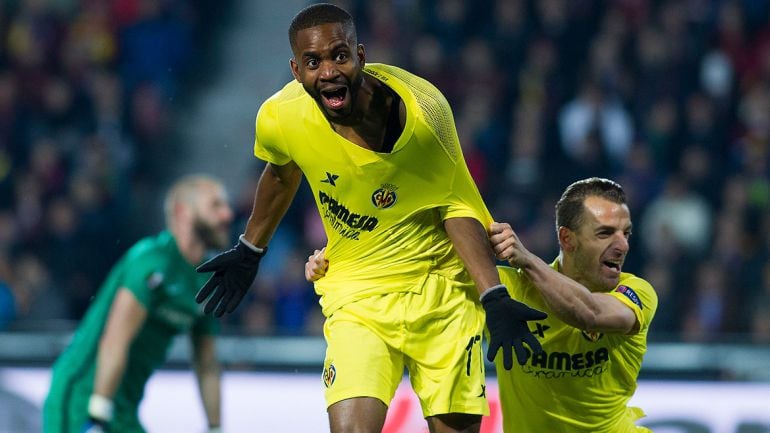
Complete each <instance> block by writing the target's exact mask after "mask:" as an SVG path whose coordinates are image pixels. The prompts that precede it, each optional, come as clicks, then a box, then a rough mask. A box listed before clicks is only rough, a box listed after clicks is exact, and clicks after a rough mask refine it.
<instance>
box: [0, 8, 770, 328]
mask: <svg viewBox="0 0 770 433" xmlns="http://www.w3.org/2000/svg"><path fill="white" fill-rule="evenodd" d="M212 1H213V0H212ZM335 3H337V4H340V5H341V6H343V7H345V8H346V9H348V10H349V11H351V12H352V13H353V15H354V17H355V19H356V22H357V25H358V30H359V41H360V42H362V43H364V44H365V46H366V51H367V59H368V61H369V62H383V63H390V64H394V65H398V66H401V67H404V68H405V69H408V70H410V71H412V72H415V73H417V74H418V75H420V76H422V77H424V78H426V79H428V80H430V81H431V82H433V83H434V84H435V85H436V86H437V87H439V88H440V89H441V90H442V91H443V92H444V94H445V95H446V96H447V98H448V99H449V101H450V104H451V105H452V107H453V110H454V114H455V119H456V123H457V128H458V132H459V134H460V141H461V143H462V146H463V149H464V153H465V158H466V160H467V162H468V165H469V167H470V170H471V172H472V174H473V176H474V178H475V179H476V181H477V183H478V185H479V188H480V190H481V192H482V194H483V195H484V197H485V199H486V201H487V203H488V205H489V207H490V210H491V211H492V213H493V215H494V217H495V218H496V219H497V220H498V221H506V222H509V223H511V225H512V226H513V227H514V229H515V230H516V231H517V232H518V233H519V235H520V236H521V238H522V241H523V242H524V243H525V245H527V246H528V247H529V248H530V249H531V250H532V251H534V252H536V253H537V254H539V255H540V256H541V257H543V258H544V259H546V260H551V259H552V258H555V256H556V254H557V252H558V246H557V244H556V234H555V227H554V226H553V219H554V217H553V213H554V211H553V206H554V204H555V203H556V200H557V199H558V195H559V194H560V192H561V191H562V190H563V189H564V187H565V186H566V185H568V184H569V183H570V182H572V181H574V180H576V179H579V178H583V177H587V176H605V177H610V178H613V179H615V180H617V181H619V182H620V183H621V184H622V185H623V186H624V187H625V189H626V192H627V194H628V196H629V200H630V207H631V212H632V218H633V220H634V233H633V235H632V238H631V252H630V254H629V256H628V258H627V261H626V265H625V270H626V271H629V272H633V273H635V274H638V275H641V276H643V277H645V278H646V279H648V280H649V281H650V282H651V283H652V284H653V286H654V287H655V288H656V290H657V292H658V296H659V298H660V306H659V308H658V313H657V315H656V318H655V320H654V321H653V330H652V332H651V333H650V338H651V339H652V340H653V341H654V340H656V339H658V340H667V339H678V340H684V341H716V340H725V339H731V340H736V339H741V340H743V341H756V342H770V314H768V312H770V260H769V259H770V0H659V1H654V0H606V1H601V0H476V1H473V2H469V1H464V0H419V1H418V0H389V1H377V2H372V1H364V0H348V1H336V2H335ZM0 4H1V5H2V6H0V38H1V39H0V42H1V43H0V203H2V206H0V281H2V282H3V283H5V284H0V328H2V326H3V322H2V317H4V313H3V310H4V309H8V307H7V306H6V305H8V304H9V302H7V301H5V299H7V298H12V297H10V296H6V295H5V294H4V293H11V294H14V295H15V298H16V303H17V307H16V309H17V316H23V317H24V318H25V319H31V318H33V319H44V318H51V317H54V318H67V319H77V318H78V317H79V315H80V314H82V311H83V309H84V308H85V307H86V306H87V302H88V298H89V297H90V296H91V295H92V294H93V290H95V288H96V285H98V283H99V282H100V280H101V277H103V275H104V272H105V271H106V269H107V268H108V267H109V266H110V265H111V264H112V263H113V262H114V260H115V258H116V257H117V255H119V254H120V253H121V252H122V251H123V250H124V249H125V248H126V247H127V246H128V245H130V243H131V241H132V240H134V239H135V238H136V237H137V236H140V235H143V234H146V233H141V230H140V229H141V225H140V224H138V223H137V221H138V220H137V218H141V217H138V215H140V213H138V211H137V209H142V207H141V205H142V203H141V201H142V191H143V190H144V188H146V186H147V185H149V184H152V182H153V181H154V180H155V179H154V177H153V176H157V172H158V170H159V166H161V165H162V162H154V161H157V160H158V158H155V156H157V153H155V151H154V150H153V148H154V145H156V144H157V143H158V142H159V140H160V139H161V138H162V137H164V135H165V134H166V133H167V132H168V131H167V130H168V129H169V128H173V125H169V122H168V111H169V110H171V109H172V108H173V98H174V96H175V94H176V93H177V92H178V90H179V83H180V77H181V75H180V74H181V70H182V69H184V66H185V65H187V64H188V63H189V62H190V54H191V51H192V50H193V49H194V48H193V47H194V46H195V41H196V40H197V38H200V37H201V35H202V34H205V32H202V31H201V29H200V26H199V25H198V20H197V18H198V16H199V15H200V12H201V11H202V10H205V9H206V8H207V7H208V6H207V5H206V3H205V2H202V1H193V0H187V1H182V0H165V1H162V0H111V1H108V0H79V1H78V0H69V1H67V0H58V1H45V0H18V1H15V2H13V1H12V2H3V3H0ZM284 39H285V35H283V34H282V35H279V40H281V41H284ZM282 43H284V42H282ZM288 79H289V76H288V75H287V80H288ZM276 90H277V89H276ZM260 102H261V101H254V104H255V107H256V106H257V105H258V104H259V103H260ZM257 164H258V163H257V162H255V167H257ZM257 168H258V167H257ZM258 171H259V170H258V169H255V170H254V172H255V173H258ZM255 182H256V178H252V179H244V182H243V189H242V191H239V192H236V193H235V194H234V205H235V206H236V209H237V211H238V213H239V215H240V220H238V221H236V223H235V225H234V230H236V231H237V230H240V229H242V227H243V226H244V224H245V220H244V218H246V217H247V216H248V215H249V212H250V210H251V200H252V199H253V195H252V194H253V191H254V185H255ZM115 233H120V234H121V235H120V236H116V235H115ZM324 242H325V238H324V235H323V232H322V229H321V227H320V223H319V219H318V215H317V212H316V211H315V208H314V204H313V201H312V197H311V195H310V193H309V191H308V190H307V188H306V186H303V188H302V190H301V191H300V197H298V199H297V200H295V203H294V204H293V205H292V208H291V209H290V212H289V213H288V215H287V217H286V218H285V219H284V222H283V224H282V225H281V227H280V228H279V231H278V233H277V234H276V236H275V237H274V239H273V240H272V242H271V245H270V253H269V254H268V255H267V256H266V257H265V260H264V264H263V266H262V267H261V269H260V274H259V275H258V277H257V281H256V283H255V287H254V290H252V291H251V293H250V294H249V295H248V298H247V301H246V302H245V305H242V306H241V307H239V309H238V310H236V312H235V314H233V315H232V316H230V317H228V318H227V319H226V321H225V323H226V325H227V326H228V327H229V329H232V330H234V331H235V332H243V333H248V334H265V335H273V334H308V333H309V334H316V333H318V332H320V323H321V319H320V309H319V307H318V305H317V298H316V296H315V295H314V293H313V291H312V286H311V285H309V284H308V283H306V282H305V281H304V279H303V275H302V264H303V263H304V261H305V258H306V257H307V256H308V254H310V253H312V250H313V249H314V248H320V247H321V246H323V244H324ZM94 251H96V252H97V253H94ZM41 299H42V300H41Z"/></svg>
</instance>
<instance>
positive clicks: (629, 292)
mask: <svg viewBox="0 0 770 433" xmlns="http://www.w3.org/2000/svg"><path fill="white" fill-rule="evenodd" d="M615 291H616V292H618V293H622V294H624V295H626V298H628V299H630V300H631V302H633V303H634V304H636V305H637V306H639V308H644V306H643V305H642V300H641V299H639V295H637V294H636V292H634V289H632V288H630V287H628V286H618V287H617V288H616V289H615Z"/></svg>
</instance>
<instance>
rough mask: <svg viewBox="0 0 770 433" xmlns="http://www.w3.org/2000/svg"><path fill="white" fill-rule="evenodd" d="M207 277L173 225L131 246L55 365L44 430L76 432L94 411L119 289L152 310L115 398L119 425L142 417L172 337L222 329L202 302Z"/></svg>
mask: <svg viewBox="0 0 770 433" xmlns="http://www.w3.org/2000/svg"><path fill="white" fill-rule="evenodd" d="M207 278H208V275H206V274H199V273H197V272H196V271H195V267H194V266H193V265H191V264H189V263H188V262H187V261H185V259H184V258H183V257H182V255H181V253H180V252H179V250H178V248H177V245H176V242H175V240H174V238H173V236H172V235H171V233H170V232H168V231H163V232H161V233H159V234H158V235H156V236H152V237H147V238H144V239H142V240H140V241H139V242H137V243H136V244H135V245H134V246H133V247H132V248H131V249H129V251H128V252H127V253H126V254H125V255H124V256H123V257H122V258H121V259H120V260H119V261H118V263H117V264H116V265H115V266H114V267H113V268H112V270H111V271H110V273H109V275H108V276H107V278H106V280H105V282H104V283H103V285H102V286H101V288H100V289H99V291H98V293H97V295H96V297H95V298H94V300H93V303H92V305H91V306H90V307H89V309H88V311H87V312H86V314H85V316H84V318H83V320H82V321H81V323H80V325H79V326H78V328H77V330H76V332H75V334H74V336H73V338H72V341H71V342H70V344H69V346H68V347H67V348H66V350H65V351H64V352H63V353H62V355H61V356H60V357H59V359H58V360H57V361H56V363H55V364H54V368H53V377H52V385H51V390H50V392H49V395H48V398H47V401H46V415H45V416H44V425H45V432H64V431H70V430H69V429H70V427H69V426H70V425H73V424H74V425H77V424H78V422H72V420H67V419H66V418H67V417H68V416H69V417H70V418H76V417H85V416H86V415H87V412H86V404H87V400H88V397H89V396H90V395H91V392H92V389H93V382H94V370H95V367H96V354H97V349H98V347H99V340H100V337H101V334H102V331H103V329H104V326H105V323H106V321H107V317H108V314H109V311H110V307H111V305H112V301H113V299H114V297H115V294H116V293H117V292H118V290H119V289H120V288H126V289H128V290H130V291H131V293H133V295H134V296H135V297H136V299H137V300H138V301H139V302H140V303H141V304H142V305H143V306H144V307H145V308H146V309H147V319H146V321H145V323H144V324H143V326H142V327H141V328H140V330H139V331H138V333H137V335H136V337H135V338H134V341H133V343H132V344H131V346H130V349H129V352H128V359H127V362H126V367H125V373H124V375H123V379H122V381H121V383H120V386H119V387H118V390H117V392H116V394H115V396H114V398H113V400H114V403H115V420H114V422H115V423H118V424H119V423H120V422H121V420H124V421H126V422H130V421H131V420H136V417H137V409H138V406H139V402H140V401H141V399H142V396H143V393H144V387H145V384H146V383H147V380H148V379H149V377H150V375H151V374H152V373H153V371H154V370H155V369H157V368H158V367H160V366H161V365H162V364H163V363H164V362H165V359H166V354H167V352H168V349H169V347H170V346H171V343H172V341H173V338H174V337H175V336H176V335H178V334H181V333H194V334H212V333H214V332H215V331H216V322H215V321H214V320H213V319H212V318H211V317H210V316H204V315H203V313H202V311H201V309H200V307H199V305H198V304H197V303H196V302H195V294H196V292H197V290H198V289H199V288H200V287H201V286H202V285H203V284H204V283H205V282H206V279H207ZM82 420H83V421H84V420H85V418H82ZM54 424H58V425H54Z"/></svg>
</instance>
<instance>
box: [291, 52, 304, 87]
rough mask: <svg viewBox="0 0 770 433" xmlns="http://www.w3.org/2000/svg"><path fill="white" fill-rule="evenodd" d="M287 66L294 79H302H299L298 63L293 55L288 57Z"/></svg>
mask: <svg viewBox="0 0 770 433" xmlns="http://www.w3.org/2000/svg"><path fill="white" fill-rule="evenodd" d="M289 68H291V75H294V79H295V80H297V81H299V82H302V80H300V79H299V65H298V64H297V61H296V60H294V57H292V58H290V59H289Z"/></svg>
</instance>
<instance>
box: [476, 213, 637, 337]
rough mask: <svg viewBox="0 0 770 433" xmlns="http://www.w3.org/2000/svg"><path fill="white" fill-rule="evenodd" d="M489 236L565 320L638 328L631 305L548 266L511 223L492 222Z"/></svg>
mask: <svg viewBox="0 0 770 433" xmlns="http://www.w3.org/2000/svg"><path fill="white" fill-rule="evenodd" d="M489 239H490V241H491V242H492V245H493V248H494V250H495V254H496V255H497V257H498V258H499V259H501V260H507V261H508V263H510V264H511V266H514V267H517V268H520V269H522V270H523V271H524V272H525V273H526V274H527V276H528V277H529V279H530V281H532V284H533V285H534V286H535V287H536V288H537V289H538V290H539V291H540V293H541V294H542V296H543V299H545V302H546V303H547V304H548V306H549V307H550V308H551V309H552V310H553V312H554V314H555V315H556V316H557V317H558V318H559V319H560V320H562V321H563V322H564V323H567V324H569V325H571V326H574V327H576V328H579V329H583V330H586V331H591V332H596V331H598V332H606V333H620V334H628V333H634V332H636V331H638V330H639V329H638V328H639V323H638V322H637V320H636V316H635V315H634V312H633V311H632V310H631V309H630V308H628V307H627V306H626V305H624V304H623V303H622V302H620V301H618V300H617V299H615V298H614V297H612V296H610V295H609V294H607V293H593V292H591V291H590V290H588V289H587V288H586V287H585V286H583V285H582V284H580V283H578V282H577V281H575V280H573V279H571V278H569V277H567V276H566V275H564V274H562V273H560V272H558V271H556V270H555V269H553V268H552V267H550V266H548V264H547V263H545V262H544V261H543V260H542V259H540V258H539V257H537V256H536V255H534V254H532V253H531V252H529V250H527V249H526V248H525V247H524V245H523V244H522V243H521V240H519V237H518V236H517V235H516V233H515V232H514V231H513V229H512V228H511V226H510V225H509V224H507V223H493V224H492V226H491V227H490V237H489Z"/></svg>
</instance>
